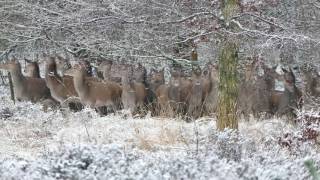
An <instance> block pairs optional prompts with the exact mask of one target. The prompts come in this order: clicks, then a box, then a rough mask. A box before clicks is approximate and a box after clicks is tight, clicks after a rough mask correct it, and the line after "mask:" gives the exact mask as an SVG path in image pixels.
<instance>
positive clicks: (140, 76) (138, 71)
mask: <svg viewBox="0 0 320 180" xmlns="http://www.w3.org/2000/svg"><path fill="white" fill-rule="evenodd" d="M146 76H147V70H146V68H145V67H143V66H142V64H141V63H138V64H137V65H136V66H135V68H134V70H133V79H134V81H135V82H139V83H143V84H145V83H146Z"/></svg>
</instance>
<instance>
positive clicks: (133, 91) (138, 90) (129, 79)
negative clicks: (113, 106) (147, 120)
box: [121, 66, 147, 113]
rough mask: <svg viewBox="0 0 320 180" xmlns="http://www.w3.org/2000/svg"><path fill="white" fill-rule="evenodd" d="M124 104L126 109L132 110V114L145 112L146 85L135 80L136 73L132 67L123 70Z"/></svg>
mask: <svg viewBox="0 0 320 180" xmlns="http://www.w3.org/2000/svg"><path fill="white" fill-rule="evenodd" d="M122 72H123V75H122V79H121V82H122V96H121V98H122V104H123V107H124V109H127V110H130V111H131V113H135V112H139V111H140V113H141V111H142V110H144V105H145V100H146V96H147V91H146V88H145V85H144V84H143V83H141V82H136V81H135V80H134V76H133V74H134V71H133V67H132V66H127V67H123V69H122Z"/></svg>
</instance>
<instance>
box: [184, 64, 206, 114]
mask: <svg viewBox="0 0 320 180" xmlns="http://www.w3.org/2000/svg"><path fill="white" fill-rule="evenodd" d="M204 82H205V81H203V77H202V72H201V70H200V69H193V71H192V76H191V88H190V89H189V92H188V99H187V102H188V110H187V118H193V119H196V118H199V117H200V116H201V115H202V111H203V96H204V94H203V93H204V92H205V91H204V90H203V89H204V88H205V85H204Z"/></svg>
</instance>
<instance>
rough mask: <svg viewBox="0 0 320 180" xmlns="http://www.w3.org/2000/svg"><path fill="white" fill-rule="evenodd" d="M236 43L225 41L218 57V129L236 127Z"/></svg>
mask: <svg viewBox="0 0 320 180" xmlns="http://www.w3.org/2000/svg"><path fill="white" fill-rule="evenodd" d="M237 65H238V56H237V45H236V44H235V43H233V42H226V44H225V45H224V47H223V48H222V50H221V54H220V57H219V105H218V121H217V127H218V129H219V130H224V129H225V128H231V129H238V119H237V108H236V107H237V106H236V104H237V98H238V79H237Z"/></svg>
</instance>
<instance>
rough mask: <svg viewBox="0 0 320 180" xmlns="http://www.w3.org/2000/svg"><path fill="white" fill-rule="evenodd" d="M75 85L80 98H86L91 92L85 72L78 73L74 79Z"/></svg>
mask: <svg viewBox="0 0 320 180" xmlns="http://www.w3.org/2000/svg"><path fill="white" fill-rule="evenodd" d="M73 83H74V88H75V89H76V91H77V93H78V95H79V97H80V98H86V96H87V95H88V92H89V86H88V84H87V83H86V81H85V72H83V71H81V72H77V74H76V75H75V76H74V77H73Z"/></svg>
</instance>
